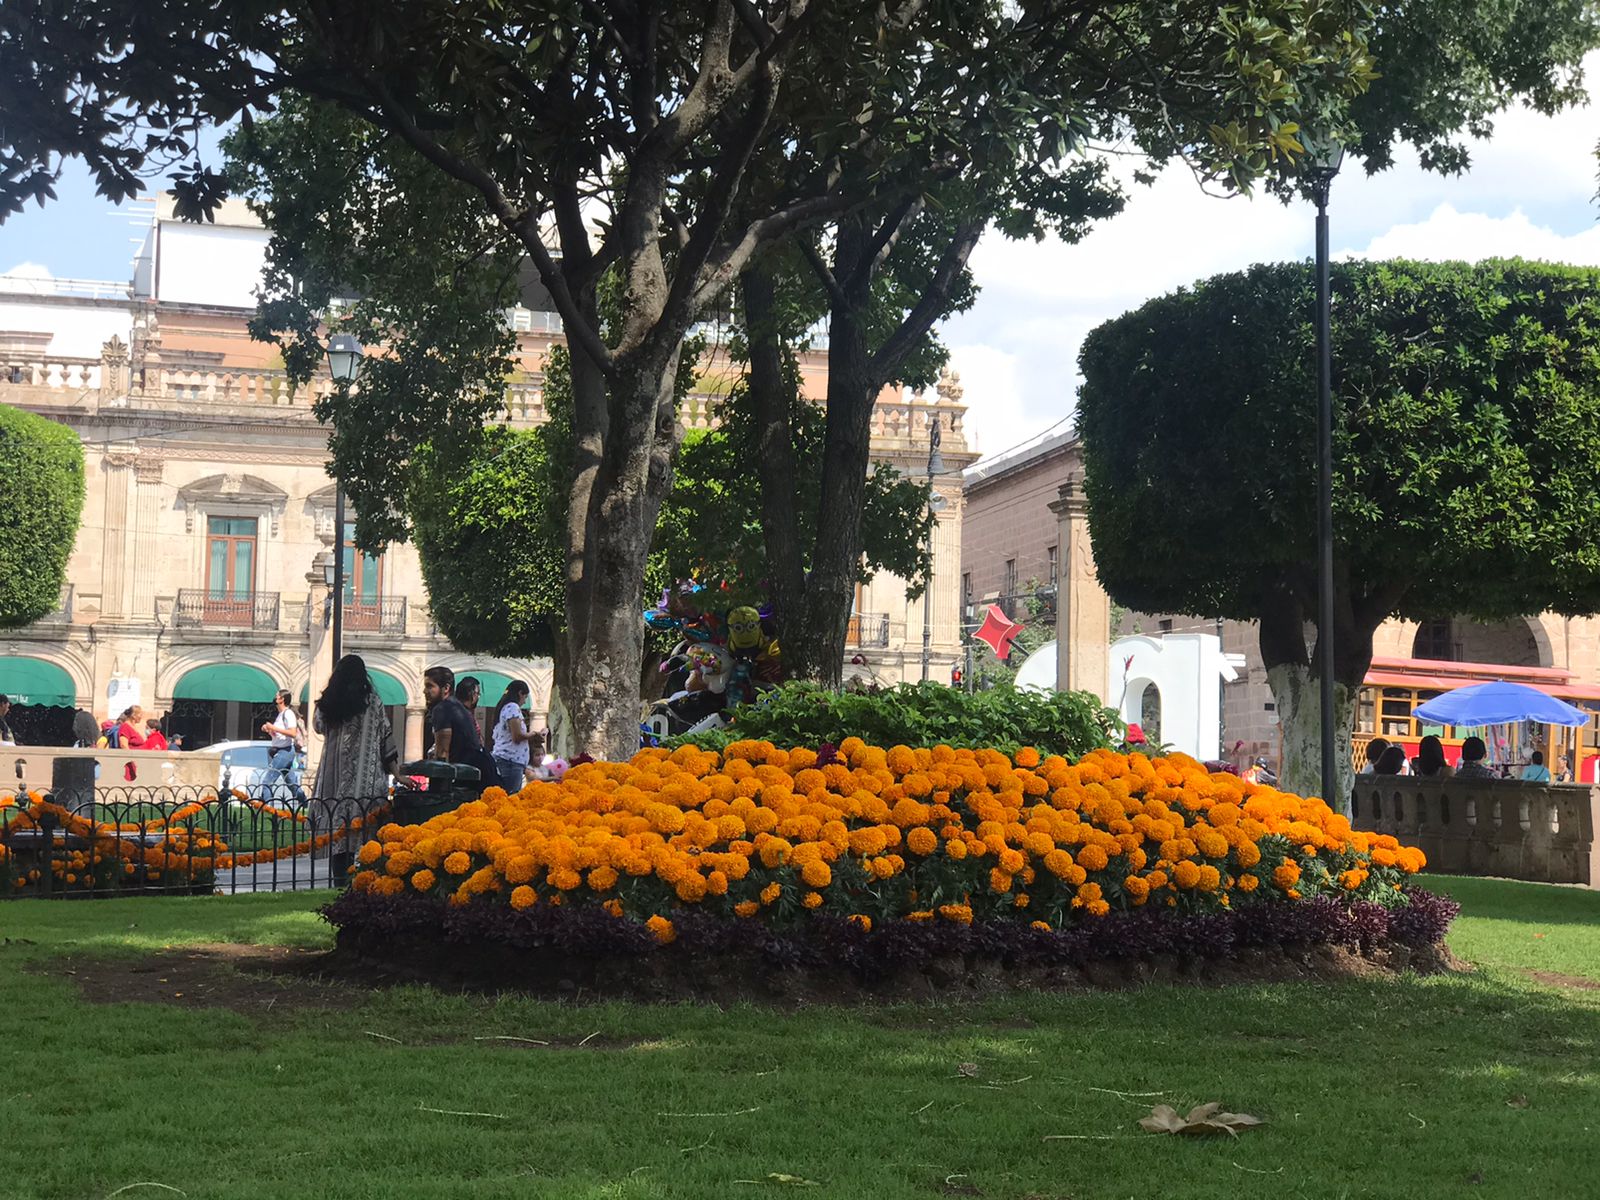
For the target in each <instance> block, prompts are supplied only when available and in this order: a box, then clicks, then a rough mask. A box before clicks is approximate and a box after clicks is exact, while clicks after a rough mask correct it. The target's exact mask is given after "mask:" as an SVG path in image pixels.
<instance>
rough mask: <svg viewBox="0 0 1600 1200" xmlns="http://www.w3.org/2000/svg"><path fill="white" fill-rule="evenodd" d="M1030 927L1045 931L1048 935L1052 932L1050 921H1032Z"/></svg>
mask: <svg viewBox="0 0 1600 1200" xmlns="http://www.w3.org/2000/svg"><path fill="white" fill-rule="evenodd" d="M1029 925H1030V927H1031V928H1034V929H1043V930H1044V931H1045V932H1046V933H1048V932H1049V931H1050V922H1049V921H1030V922H1029Z"/></svg>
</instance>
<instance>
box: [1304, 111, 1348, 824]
mask: <svg viewBox="0 0 1600 1200" xmlns="http://www.w3.org/2000/svg"><path fill="white" fill-rule="evenodd" d="M1310 157H1311V194H1312V197H1313V199H1315V200H1316V203H1317V563H1318V571H1317V658H1318V671H1319V673H1320V675H1321V679H1320V680H1319V682H1320V683H1321V705H1322V798H1323V800H1324V801H1325V802H1326V803H1328V804H1330V805H1332V806H1333V808H1334V810H1335V811H1338V812H1342V811H1344V807H1345V805H1344V802H1343V801H1342V799H1341V798H1340V797H1339V796H1338V795H1337V787H1338V784H1337V781H1338V770H1337V768H1336V765H1335V764H1336V757H1335V746H1334V728H1333V327H1332V285H1331V280H1330V278H1329V270H1328V191H1329V189H1330V188H1331V187H1332V186H1333V179H1334V176H1336V175H1337V174H1338V173H1339V166H1340V164H1341V163H1343V161H1344V146H1343V145H1342V144H1341V143H1339V142H1337V141H1327V142H1324V143H1322V144H1321V145H1320V146H1314V147H1313V148H1312V150H1311V155H1310Z"/></svg>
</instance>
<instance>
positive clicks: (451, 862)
mask: <svg viewBox="0 0 1600 1200" xmlns="http://www.w3.org/2000/svg"><path fill="white" fill-rule="evenodd" d="M367 844H368V845H371V844H372V843H370V842H369V843H367ZM444 869H445V870H446V871H448V872H450V874H452V875H465V874H466V873H467V872H468V871H470V870H472V859H471V858H469V857H468V856H467V855H466V854H465V853H463V852H462V851H460V850H457V851H456V852H455V853H454V854H452V855H450V857H448V858H446V859H445V860H444Z"/></svg>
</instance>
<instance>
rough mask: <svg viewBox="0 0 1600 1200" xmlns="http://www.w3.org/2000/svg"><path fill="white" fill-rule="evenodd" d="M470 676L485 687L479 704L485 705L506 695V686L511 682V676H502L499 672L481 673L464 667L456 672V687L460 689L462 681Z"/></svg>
mask: <svg viewBox="0 0 1600 1200" xmlns="http://www.w3.org/2000/svg"><path fill="white" fill-rule="evenodd" d="M468 675H471V676H472V677H473V678H474V679H476V680H477V681H478V682H479V683H481V684H482V685H483V695H482V696H481V697H480V698H479V701H478V703H480V704H484V705H489V704H493V703H494V702H495V701H496V700H498V699H500V697H501V696H503V695H505V690H506V684H508V683H510V682H511V676H509V675H502V674H500V672H499V671H479V670H475V669H473V668H472V667H462V668H460V669H459V670H457V671H456V686H457V687H460V686H461V681H462V679H464V678H466V676H468Z"/></svg>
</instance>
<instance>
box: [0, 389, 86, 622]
mask: <svg viewBox="0 0 1600 1200" xmlns="http://www.w3.org/2000/svg"><path fill="white" fill-rule="evenodd" d="M0 463H4V464H5V468H4V470H0V513H3V514H4V516H3V517H0V629H9V628H15V627H17V626H21V625H27V624H30V623H32V622H34V621H37V620H38V619H39V618H40V617H43V616H45V615H46V614H47V613H49V612H51V611H53V610H54V609H55V607H56V606H57V604H59V603H60V600H61V585H62V583H64V582H65V581H66V574H67V559H68V557H69V556H70V555H71V554H72V547H73V543H74V542H76V541H77V537H78V522H79V520H80V519H81V518H82V516H83V445H82V443H80V442H79V441H78V435H77V434H75V433H73V432H72V430H70V429H68V428H67V427H66V426H65V425H58V424H57V423H56V422H54V421H49V420H46V419H45V418H44V417H39V416H35V415H33V414H32V413H27V412H23V411H22V410H21V409H18V408H11V407H9V406H7V405H3V404H0Z"/></svg>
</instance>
